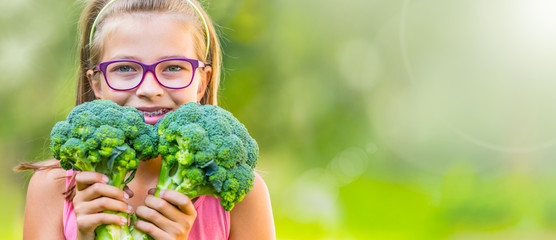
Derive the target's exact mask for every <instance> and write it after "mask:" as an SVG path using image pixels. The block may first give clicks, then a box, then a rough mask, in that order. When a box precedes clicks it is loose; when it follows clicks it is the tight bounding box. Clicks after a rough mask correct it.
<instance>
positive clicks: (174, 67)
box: [166, 65, 182, 72]
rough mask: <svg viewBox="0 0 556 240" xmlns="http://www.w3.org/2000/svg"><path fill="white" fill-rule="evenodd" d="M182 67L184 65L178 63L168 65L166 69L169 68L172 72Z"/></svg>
mask: <svg viewBox="0 0 556 240" xmlns="http://www.w3.org/2000/svg"><path fill="white" fill-rule="evenodd" d="M181 69H182V67H180V66H178V65H171V66H168V67H167V68H166V70H167V71H170V72H177V71H179V70H181Z"/></svg>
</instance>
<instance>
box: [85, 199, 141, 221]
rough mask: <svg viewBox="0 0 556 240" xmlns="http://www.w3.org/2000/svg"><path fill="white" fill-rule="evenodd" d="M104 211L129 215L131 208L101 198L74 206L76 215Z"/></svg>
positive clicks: (113, 200) (112, 200)
mask: <svg viewBox="0 0 556 240" xmlns="http://www.w3.org/2000/svg"><path fill="white" fill-rule="evenodd" d="M105 210H112V211H116V212H124V213H131V212H132V210H133V209H132V207H131V205H128V204H127V203H125V202H122V201H118V200H115V199H112V198H107V197H101V198H97V199H94V200H92V201H88V202H82V203H78V204H75V208H74V211H75V214H76V215H78V216H79V215H87V214H94V213H99V212H102V211H105Z"/></svg>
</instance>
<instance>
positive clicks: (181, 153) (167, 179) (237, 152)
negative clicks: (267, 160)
mask: <svg viewBox="0 0 556 240" xmlns="http://www.w3.org/2000/svg"><path fill="white" fill-rule="evenodd" d="M158 134H159V135H160V139H159V145H158V152H159V153H160V155H161V157H162V166H161V170H160V176H159V181H158V185H157V191H156V193H155V196H158V193H159V192H160V190H162V189H174V190H176V191H178V192H181V193H184V194H185V195H187V196H189V197H190V198H195V197H198V196H202V195H212V196H215V197H220V199H221V200H220V204H221V205H222V207H223V208H224V209H225V210H226V211H230V210H231V209H232V208H233V207H234V204H235V203H237V202H239V201H241V200H243V198H244V197H245V195H246V194H247V193H248V192H249V191H250V190H251V188H252V187H253V180H254V178H255V175H254V170H253V169H254V168H255V165H256V163H257V159H258V155H259V152H258V151H259V148H258V145H257V142H256V141H255V140H254V139H253V138H252V137H251V136H250V135H249V132H248V131H247V129H246V128H245V126H244V125H243V124H242V123H241V122H239V121H238V120H237V119H236V118H235V117H234V116H233V115H232V114H231V113H230V112H228V111H226V110H224V109H222V108H220V107H218V106H214V105H200V104H197V103H186V104H184V105H182V106H180V107H179V108H178V109H177V110H176V111H174V112H170V113H168V114H166V116H165V117H164V118H163V119H162V120H161V121H160V122H159V123H158Z"/></svg>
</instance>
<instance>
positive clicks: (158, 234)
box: [133, 219, 170, 239]
mask: <svg viewBox="0 0 556 240" xmlns="http://www.w3.org/2000/svg"><path fill="white" fill-rule="evenodd" d="M133 225H135V228H137V229H139V230H141V231H143V232H144V233H146V234H148V235H150V236H151V237H153V238H154V239H170V236H168V233H166V232H164V231H162V230H161V229H160V228H158V227H157V226H156V225H154V224H152V223H150V222H147V221H143V220H141V219H138V220H137V221H135V222H134V223H133Z"/></svg>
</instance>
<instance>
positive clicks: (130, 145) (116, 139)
mask: <svg viewBox="0 0 556 240" xmlns="http://www.w3.org/2000/svg"><path fill="white" fill-rule="evenodd" d="M158 137H159V136H158V134H157V132H156V129H155V127H154V126H151V125H148V124H146V123H145V121H144V117H143V115H141V113H140V112H139V111H138V110H137V109H135V108H133V107H122V106H119V105H118V104H116V103H114V102H112V101H109V100H95V101H91V102H86V103H83V104H81V105H78V106H76V107H75V108H74V109H73V110H72V111H71V112H70V113H69V115H68V117H67V119H66V121H61V122H58V123H56V125H55V126H54V127H53V129H52V132H51V133H50V150H51V151H52V153H53V156H54V158H56V159H59V160H60V165H61V166H62V168H64V169H66V170H68V169H73V170H76V171H95V172H99V173H102V174H104V175H106V176H107V177H108V178H109V182H108V184H110V185H112V186H115V187H118V188H120V189H123V188H124V186H125V185H126V184H127V183H128V182H129V181H131V179H132V178H133V176H134V174H135V171H136V169H137V165H138V164H139V160H148V159H151V158H154V157H157V156H158V151H157V144H158ZM128 175H129V176H128ZM126 177H127V178H126ZM107 212H109V213H114V214H119V215H121V216H124V217H126V218H127V217H128V216H127V214H125V213H116V212H113V211H107ZM95 232H96V234H97V237H96V239H130V237H129V228H128V227H127V226H123V227H121V226H118V225H101V226H99V227H98V228H97V229H95Z"/></svg>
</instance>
